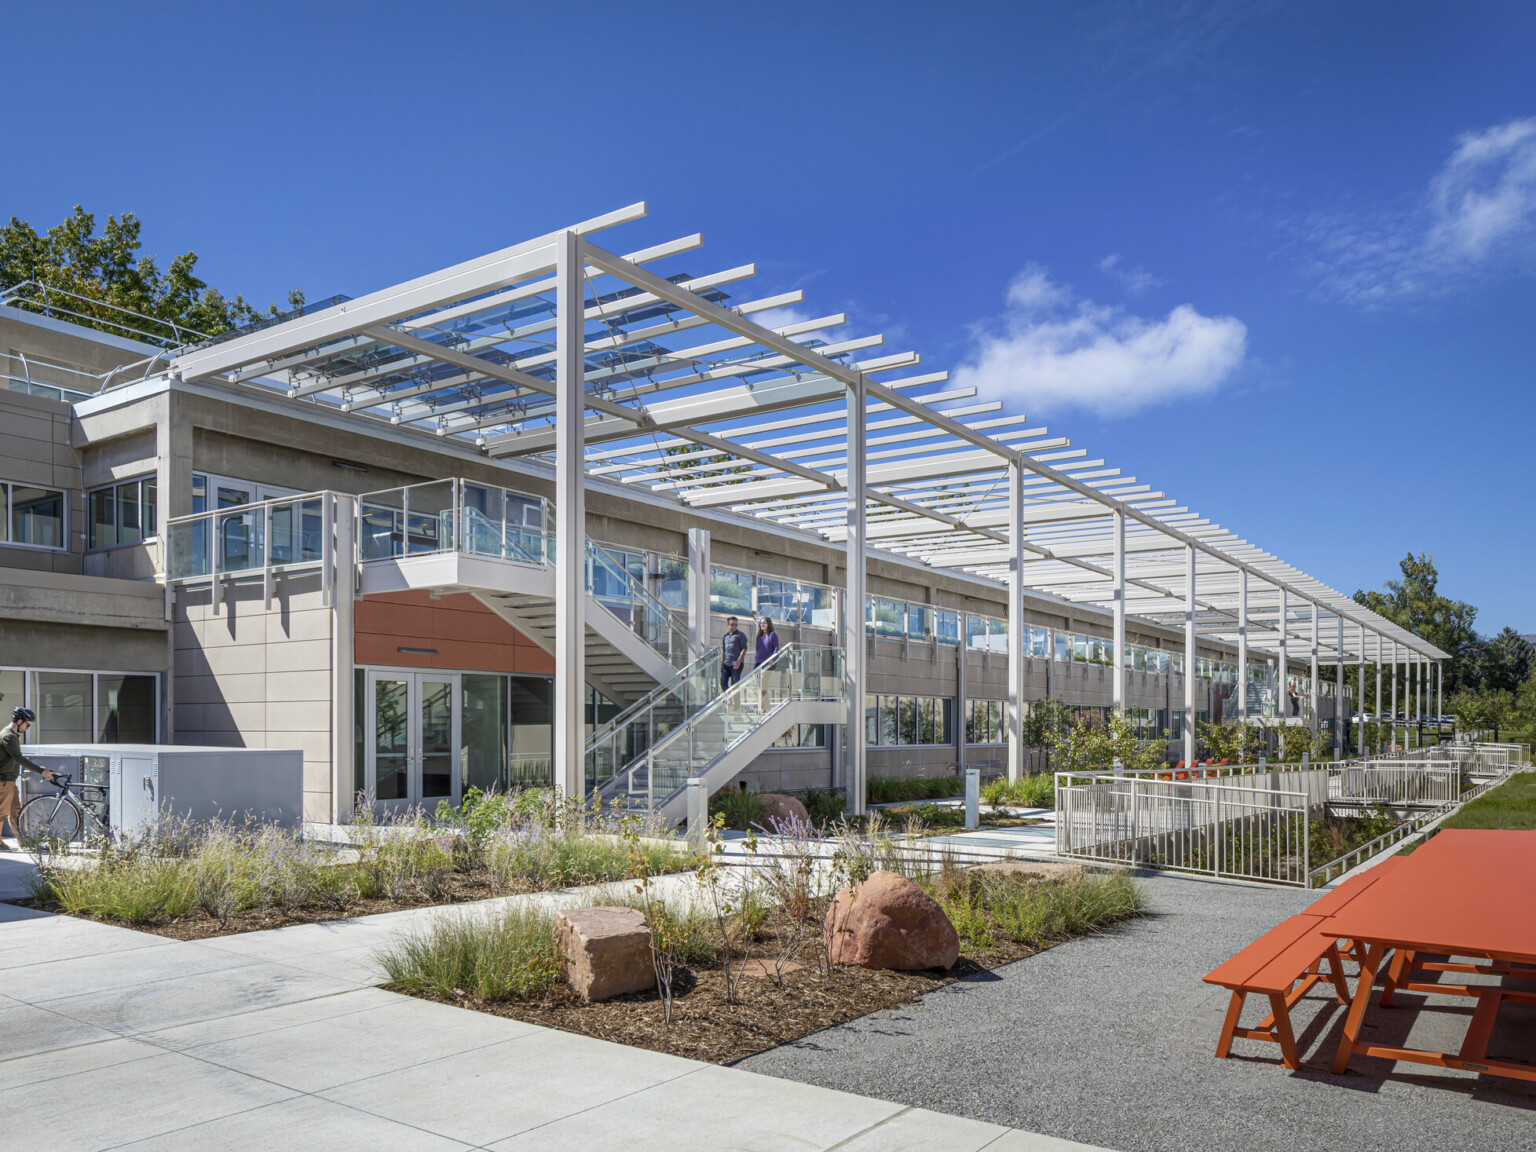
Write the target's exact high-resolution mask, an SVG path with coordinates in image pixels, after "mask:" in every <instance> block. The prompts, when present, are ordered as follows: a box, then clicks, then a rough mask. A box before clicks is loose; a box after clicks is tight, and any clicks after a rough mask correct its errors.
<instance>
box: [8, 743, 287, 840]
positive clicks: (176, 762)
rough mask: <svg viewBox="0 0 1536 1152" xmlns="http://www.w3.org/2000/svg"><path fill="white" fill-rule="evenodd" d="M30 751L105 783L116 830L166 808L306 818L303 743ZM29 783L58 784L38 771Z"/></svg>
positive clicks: (81, 778) (193, 813)
mask: <svg viewBox="0 0 1536 1152" xmlns="http://www.w3.org/2000/svg"><path fill="white" fill-rule="evenodd" d="M24 751H25V752H26V754H27V756H28V757H30V758H31V759H32V760H34V761H36V762H37V763H38V764H41V765H43V766H44V767H47V768H53V769H55V770H58V771H62V772H67V773H69V774H70V775H71V776H73V777H74V779H75V782H76V783H77V784H80V783H86V784H93V783H97V782H100V783H104V784H106V786H107V790H108V807H109V811H110V816H109V821H108V822H109V823H110V824H111V826H112V828H113V830H114V831H119V832H121V831H131V830H133V829H134V828H137V827H139V826H140V825H142V824H143V823H145V822H146V821H148V820H150V819H152V818H154V817H155V815H156V814H157V813H161V812H164V813H172V814H175V815H177V816H184V817H189V818H191V819H193V820H213V819H222V820H226V821H229V822H231V823H241V822H243V821H245V820H247V819H251V820H256V821H262V822H270V823H274V824H280V825H282V826H284V827H289V828H294V827H298V826H299V824H300V823H301V822H302V821H303V818H304V754H303V753H302V752H300V751H298V750H296V749H294V750H287V749H282V750H278V749H266V748H212V747H193V746H190V745H176V744H29V745H26V746H25V748H24ZM103 768H105V772H103ZM26 791H27V795H28V796H39V795H42V796H47V795H52V794H53V792H54V790H53V788H51V787H50V786H49V785H47V784H45V783H44V782H43V781H42V780H40V779H39V778H37V777H28V778H27V783H26Z"/></svg>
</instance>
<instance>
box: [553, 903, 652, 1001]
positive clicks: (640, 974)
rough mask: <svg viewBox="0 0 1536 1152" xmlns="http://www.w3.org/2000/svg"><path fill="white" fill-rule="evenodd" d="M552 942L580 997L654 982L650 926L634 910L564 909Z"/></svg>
mask: <svg viewBox="0 0 1536 1152" xmlns="http://www.w3.org/2000/svg"><path fill="white" fill-rule="evenodd" d="M555 946H556V947H557V948H558V949H559V950H560V952H561V954H562V955H564V956H565V959H566V961H567V963H566V979H567V980H569V981H570V985H571V987H572V988H573V989H575V990H576V992H577V994H578V995H580V996H581V998H582V999H584V1000H588V1001H591V1000H607V999H609V998H610V997H613V996H622V995H624V993H626V992H644V991H645V990H646V989H647V988H653V987H655V985H656V969H655V967H654V966H653V965H652V962H651V930H650V929H649V928H647V927H646V926H645V916H644V915H643V914H642V913H640V912H636V911H635V910H634V909H633V908H567V909H566V910H564V911H562V912H559V913H556V915H555Z"/></svg>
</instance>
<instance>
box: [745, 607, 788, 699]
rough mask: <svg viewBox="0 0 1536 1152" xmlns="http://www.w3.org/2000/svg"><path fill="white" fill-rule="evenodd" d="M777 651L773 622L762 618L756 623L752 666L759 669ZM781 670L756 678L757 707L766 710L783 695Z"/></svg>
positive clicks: (771, 671)
mask: <svg viewBox="0 0 1536 1152" xmlns="http://www.w3.org/2000/svg"><path fill="white" fill-rule="evenodd" d="M778 651H779V634H778V633H777V632H775V631H774V630H773V621H772V620H771V619H770V618H769V617H767V616H764V617H763V618H762V619H761V620H759V621H758V622H757V651H756V652H754V653H753V655H752V666H753V667H754V668H761V667H762V666H763V665H764V664H766V663H768V661H770V660H772V659H773V658H774V656H775V655H777V654H778ZM782 672H783V669H782V668H773V669H771V670H769V671H767V672H764V673H763V674H762V675H761V676H759V677H758V689H757V690H758V694H759V695H758V707H759V708H763V709H767V708H770V707H772V706H773V705H774V704H775V703H777V702H778V700H779V699H780V697H781V696H782V694H783V687H784V684H783V680H784V677H783V676H782Z"/></svg>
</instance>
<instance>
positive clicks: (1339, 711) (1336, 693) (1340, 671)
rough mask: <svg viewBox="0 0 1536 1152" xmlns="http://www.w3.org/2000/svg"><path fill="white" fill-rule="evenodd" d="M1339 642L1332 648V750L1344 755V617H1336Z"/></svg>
mask: <svg viewBox="0 0 1536 1152" xmlns="http://www.w3.org/2000/svg"><path fill="white" fill-rule="evenodd" d="M1338 621H1339V643H1338V647H1337V648H1336V649H1335V650H1334V657H1335V659H1336V661H1337V663H1336V664H1335V665H1334V672H1333V750H1334V752H1336V753H1337V754H1338V756H1343V755H1344V731H1345V729H1347V728H1348V727H1349V714H1348V713H1346V712H1345V711H1344V617H1342V616H1340V617H1338Z"/></svg>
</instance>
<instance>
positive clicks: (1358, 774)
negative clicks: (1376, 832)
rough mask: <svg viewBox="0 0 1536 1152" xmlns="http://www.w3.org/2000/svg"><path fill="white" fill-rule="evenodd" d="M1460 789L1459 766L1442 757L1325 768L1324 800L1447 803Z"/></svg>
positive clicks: (1356, 802)
mask: <svg viewBox="0 0 1536 1152" xmlns="http://www.w3.org/2000/svg"><path fill="white" fill-rule="evenodd" d="M1461 792H1462V766H1461V765H1460V764H1457V763H1455V762H1448V761H1445V760H1371V761H1368V762H1364V763H1358V764H1357V763H1349V764H1342V765H1340V766H1339V767H1337V768H1329V769H1328V800H1329V801H1330V802H1332V803H1343V804H1360V805H1370V804H1384V805H1389V806H1392V807H1399V806H1405V805H1407V806H1414V807H1418V806H1422V805H1430V806H1434V805H1439V804H1447V803H1449V802H1450V801H1452V800H1455V799H1456V798H1457V797H1459V796H1460V795H1461Z"/></svg>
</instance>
